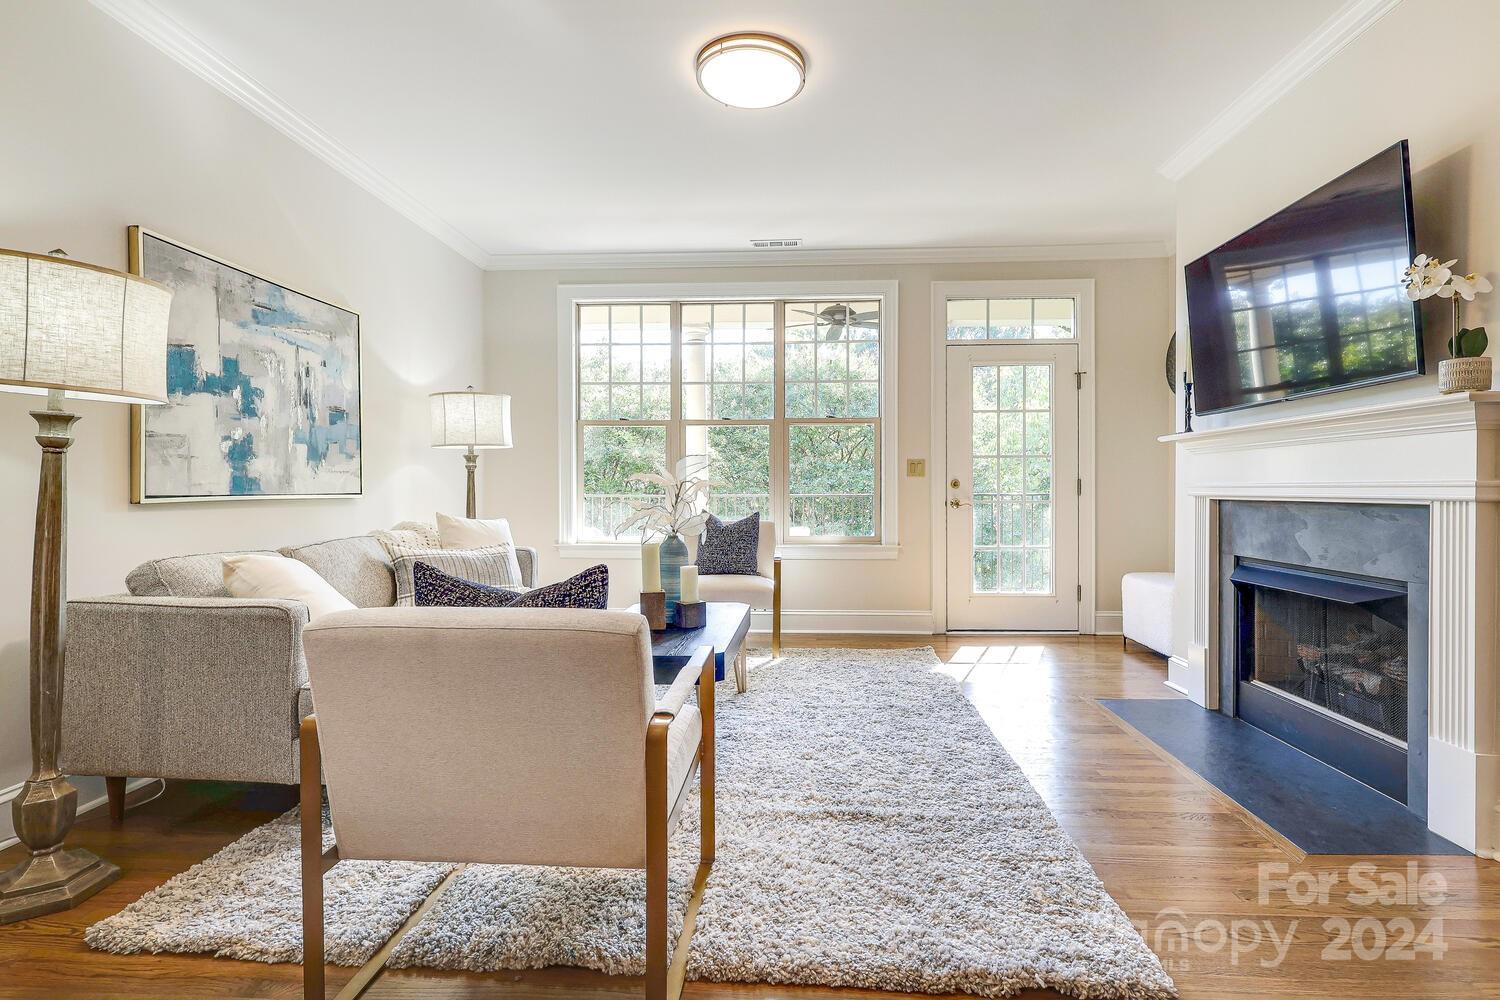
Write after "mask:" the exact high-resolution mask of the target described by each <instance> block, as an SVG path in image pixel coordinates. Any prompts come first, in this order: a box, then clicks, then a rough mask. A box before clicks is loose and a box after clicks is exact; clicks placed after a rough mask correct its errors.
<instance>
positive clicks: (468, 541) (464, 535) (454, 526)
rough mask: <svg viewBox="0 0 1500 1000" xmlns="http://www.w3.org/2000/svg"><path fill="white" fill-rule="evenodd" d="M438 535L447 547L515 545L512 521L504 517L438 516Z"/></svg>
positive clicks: (475, 547)
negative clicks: (511, 527) (480, 518)
mask: <svg viewBox="0 0 1500 1000" xmlns="http://www.w3.org/2000/svg"><path fill="white" fill-rule="evenodd" d="M437 528H438V537H439V538H441V539H442V545H443V548H445V549H487V548H490V547H491V546H494V545H509V546H511V547H512V548H514V547H515V544H516V542H515V539H513V538H512V537H511V535H510V522H509V521H507V520H506V519H505V518H503V517H497V518H495V519H494V520H491V521H481V520H478V519H476V518H469V517H454V516H452V515H451V514H439V515H438V516H437Z"/></svg>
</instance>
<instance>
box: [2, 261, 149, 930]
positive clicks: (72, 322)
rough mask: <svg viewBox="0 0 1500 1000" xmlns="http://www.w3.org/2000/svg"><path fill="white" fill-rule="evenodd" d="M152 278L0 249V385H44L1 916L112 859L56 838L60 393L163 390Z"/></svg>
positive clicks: (63, 434) (76, 894) (64, 587)
mask: <svg viewBox="0 0 1500 1000" xmlns="http://www.w3.org/2000/svg"><path fill="white" fill-rule="evenodd" d="M171 306H172V293H171V292H170V291H168V290H167V289H166V288H164V287H163V286H161V285H158V284H156V283H155V282H153V281H147V280H146V279H144V278H138V277H135V276H134V275H129V274H122V273H120V272H119V271H111V270H109V269H108V268H103V267H95V266H94V265H92V264H82V263H79V262H77V261H73V260H68V259H67V258H66V257H64V256H59V255H46V256H43V255H40V254H30V253H21V252H20V251H17V250H0V389H4V390H9V391H14V392H31V393H46V396H47V408H46V409H44V410H32V411H31V415H32V417H33V418H35V420H36V423H37V435H36V442H37V444H39V445H40V446H41V449H42V463H41V475H40V477H39V479H38V484H37V499H36V532H35V534H34V536H33V547H32V557H31V644H30V660H31V664H30V667H31V673H30V680H31V776H30V777H29V778H27V779H26V781H25V783H24V784H23V785H22V786H21V790H20V792H19V793H18V794H17V795H16V796H15V797H14V798H12V799H11V803H10V805H11V820H12V823H13V825H14V826H15V830H16V836H17V837H19V838H20V840H21V843H23V844H25V845H26V847H27V848H28V855H27V856H26V857H25V858H23V859H22V860H21V861H20V862H19V863H18V864H16V865H14V866H12V867H11V868H9V869H8V870H6V871H3V872H0V924H8V923H11V922H13V921H16V920H25V919H27V918H29V917H35V916H40V915H41V914H44V913H53V912H55V911H57V910H65V909H67V908H68V907H70V906H73V905H74V904H75V903H77V902H78V901H79V900H82V899H87V898H88V897H89V896H92V895H93V894H94V893H96V892H98V891H99V890H100V889H101V888H103V887H104V886H106V885H108V884H109V883H111V882H113V881H114V880H115V879H117V878H119V877H120V869H118V868H116V867H115V866H114V865H112V864H110V863H109V862H108V861H105V860H103V859H101V858H99V857H97V856H96V855H94V854H93V853H91V852H89V851H86V850H83V849H82V848H72V849H69V848H66V847H65V846H64V841H65V840H66V839H67V836H68V830H69V829H70V828H71V827H72V826H73V818H74V816H75V815H76V814H77V811H78V789H76V788H74V787H73V785H72V783H71V782H69V781H68V778H67V776H66V775H65V774H63V773H62V771H61V770H60V768H59V751H60V749H61V747H62V693H63V659H64V657H63V652H64V650H63V638H64V636H65V635H66V634H67V622H66V616H67V603H66V602H67V599H68V581H67V565H68V556H67V554H68V543H67V531H68V520H67V503H68V492H67V455H68V448H69V447H70V446H71V445H72V444H73V425H74V424H75V423H76V422H77V421H78V417H77V415H76V414H73V413H69V412H67V411H66V410H64V409H63V400H64V398H65V397H66V396H77V397H82V398H85V399H104V400H115V401H117V402H122V403H162V402H165V401H166V398H167V318H168V314H169V313H170V311H171ZM107 786H108V789H109V796H110V812H111V814H112V815H115V816H118V815H120V814H122V813H123V811H124V808H125V799H124V796H125V779H124V778H123V777H119V776H110V777H109V780H108V782H107Z"/></svg>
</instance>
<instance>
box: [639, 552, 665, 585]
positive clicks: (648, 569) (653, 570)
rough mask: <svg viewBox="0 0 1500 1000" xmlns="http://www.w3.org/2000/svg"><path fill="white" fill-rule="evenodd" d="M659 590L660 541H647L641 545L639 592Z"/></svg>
mask: <svg viewBox="0 0 1500 1000" xmlns="http://www.w3.org/2000/svg"><path fill="white" fill-rule="evenodd" d="M659 590H661V543H660V542H647V543H646V544H644V545H642V546H641V593H643V594H654V593H656V592H657V591H659Z"/></svg>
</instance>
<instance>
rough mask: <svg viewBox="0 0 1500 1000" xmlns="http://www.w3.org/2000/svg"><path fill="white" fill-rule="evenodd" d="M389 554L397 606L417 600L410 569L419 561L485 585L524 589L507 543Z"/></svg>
mask: <svg viewBox="0 0 1500 1000" xmlns="http://www.w3.org/2000/svg"><path fill="white" fill-rule="evenodd" d="M391 555H392V563H393V565H394V566H395V568H396V604H397V605H399V606H400V607H407V608H409V607H411V606H412V605H414V604H415V603H416V584H415V581H414V580H413V578H412V569H413V567H415V566H416V564H417V563H418V562H419V561H420V562H424V563H426V564H427V565H429V566H431V567H432V568H433V569H436V570H441V571H442V572H444V573H448V574H450V575H452V576H456V577H458V578H460V579H463V580H468V581H470V582H473V583H482V584H484V585H485V586H487V587H504V588H506V589H507V590H514V591H516V592H517V593H521V592H524V591H525V589H526V587H525V585H524V584H522V583H521V576H520V570H519V569H518V568H517V564H516V554H515V551H514V549H513V548H512V547H511V546H509V545H495V546H491V547H490V548H485V549H401V550H396V549H393V550H391Z"/></svg>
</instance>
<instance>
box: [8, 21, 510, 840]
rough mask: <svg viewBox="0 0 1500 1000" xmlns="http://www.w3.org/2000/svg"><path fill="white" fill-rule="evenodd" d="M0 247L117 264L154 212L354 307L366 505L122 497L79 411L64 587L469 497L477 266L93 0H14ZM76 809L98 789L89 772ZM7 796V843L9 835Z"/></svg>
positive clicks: (12, 539)
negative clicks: (461, 398)
mask: <svg viewBox="0 0 1500 1000" xmlns="http://www.w3.org/2000/svg"><path fill="white" fill-rule="evenodd" d="M0 23H3V24H4V26H5V28H4V30H3V31H0V66H3V67H4V71H3V72H4V78H5V85H3V86H0V135H4V136H5V152H4V155H3V157H0V246H4V247H9V248H14V249H21V250H30V251H37V252H45V251H47V250H51V249H52V248H54V247H61V248H63V249H65V250H67V252H68V253H69V254H70V255H71V256H73V257H75V258H77V259H79V260H84V261H90V262H94V263H99V264H105V265H108V266H112V267H117V268H124V266H125V262H126V241H125V227H126V226H128V225H130V224H132V223H140V224H142V225H145V226H148V227H150V228H152V229H156V230H158V231H160V232H163V233H166V234H169V235H171V236H174V237H176V238H179V239H182V240H184V241H186V242H187V243H189V244H192V245H194V246H198V247H202V248H204V249H205V250H208V251H210V252H213V253H216V254H218V255H220V256H223V257H225V258H227V259H229V260H232V261H235V262H236V263H238V264H241V265H243V266H245V267H247V268H249V269H251V270H253V271H256V272H258V273H262V274H265V275H266V276H268V277H272V278H275V279H277V280H280V281H283V282H286V283H287V284H289V285H291V286H293V287H296V288H299V289H302V290H306V291H308V292H311V293H314V294H317V295H321V296H325V297H328V298H331V299H333V300H335V301H340V302H343V303H346V304H348V305H349V306H351V307H352V308H353V309H355V310H356V311H357V312H359V313H360V316H361V333H362V367H363V391H364V406H363V419H364V489H365V495H364V496H363V497H361V498H358V499H349V500H327V501H300V502H296V501H291V502H274V501H266V502H238V503H233V502H231V503H209V504H180V505H179V504H172V505H161V506H147V507H133V506H131V505H130V503H129V502H128V501H129V484H130V476H129V466H128V456H129V437H128V432H127V426H128V411H127V408H126V407H124V406H119V405H113V404H105V403H91V402H80V403H77V404H76V407H77V412H79V413H81V414H82V417H83V419H82V420H81V421H79V423H78V425H77V443H76V444H74V446H73V448H72V449H71V451H70V454H69V480H70V481H69V504H70V510H69V525H70V536H69V561H68V572H69V574H70V579H69V591H70V593H72V594H73V595H74V596H86V595H94V594H102V593H110V592H118V591H121V590H123V589H124V583H123V581H124V575H125V573H126V571H127V570H129V569H130V568H131V567H132V566H134V565H136V564H137V563H139V562H141V561H142V560H144V559H148V558H151V557H154V556H162V555H170V554H173V553H178V552H187V551H195V550H199V551H201V550H214V549H224V548H231V547H242V546H244V547H259V546H272V547H274V546H278V545H283V544H287V543H291V542H299V541H308V540H312V539H317V538H328V537H334V536H337V535H345V534H358V533H363V532H364V531H366V530H369V529H370V528H374V527H377V526H385V525H388V524H389V523H391V522H393V521H395V520H399V519H402V518H405V517H410V516H426V517H430V516H431V514H432V511H433V510H434V509H435V508H438V507H442V508H445V509H449V510H454V509H462V506H461V505H462V503H463V465H462V462H461V461H460V460H459V458H458V456H456V455H454V454H453V453H451V452H436V451H434V450H433V449H432V448H430V447H429V446H428V440H427V435H428V418H427V398H426V397H427V393H428V392H429V391H431V390H433V389H437V388H453V387H462V386H463V385H464V384H466V383H468V382H472V381H477V380H479V378H480V369H481V363H482V345H481V340H480V327H481V308H480V307H481V300H482V297H483V292H482V286H481V273H480V271H479V270H478V269H477V268H476V267H474V266H473V265H472V264H470V263H469V262H467V261H465V260H464V259H462V258H461V257H459V256H458V255H457V254H455V253H453V252H452V251H450V250H448V249H447V248H445V247H444V246H442V245H441V244H440V243H438V242H437V241H436V240H435V239H433V238H432V237H431V236H429V235H427V234H426V233H425V232H423V231H421V230H420V229H418V228H417V227H416V226H414V225H412V224H411V223H409V222H407V221H406V220H405V219H403V218H401V217H399V216H398V215H396V214H395V213H394V212H392V211H391V210H389V209H388V208H386V206H385V205H383V204H382V203H380V202H379V201H377V200H376V199H375V198H373V197H372V196H370V195H368V194H366V193H365V192H364V191H362V190H360V189H359V188H357V187H355V186H354V185H353V184H352V183H351V182H349V181H348V180H346V179H345V178H344V177H343V176H341V175H339V174H337V173H336V172H334V171H333V170H332V169H331V168H329V167H328V166H326V165H325V164H324V163H322V161H320V160H318V159H316V158H315V157H313V156H312V155H311V154H310V153H308V152H306V151H305V150H303V149H302V148H301V147H300V146H297V145H295V144H293V143H292V142H291V141H290V140H288V139H287V138H285V137H284V136H283V135H282V134H281V133H279V132H277V131H275V130H274V129H272V128H271V127H270V126H269V125H267V124H265V123H264V122H263V121H261V120H260V119H259V118H256V117H255V116H253V115H252V114H250V113H249V112H248V111H246V110H244V109H243V108H241V107H240V106H239V105H238V104H235V103H234V102H232V101H230V100H229V99H228V98H226V97H224V96H223V95H222V94H220V93H219V92H218V91H216V90H214V89H212V88H211V87H209V86H208V85H207V84H206V83H203V82H202V81H200V80H199V79H198V78H197V77H195V76H193V75H191V74H190V73H188V72H187V71H186V70H184V69H182V68H181V67H179V66H178V65H177V64H175V63H173V62H171V61H170V60H168V59H167V58H166V57H165V56H163V55H161V54H160V53H159V52H157V51H156V50H155V49H153V48H151V47H149V46H148V45H147V44H146V43H145V42H143V41H141V40H140V39H139V38H137V37H136V36H135V35H133V34H131V33H130V32H128V31H126V30H125V29H124V28H122V27H120V26H119V25H118V24H116V23H115V22H114V21H112V20H110V19H109V18H108V17H106V16H104V15H103V14H101V13H99V12H98V11H97V10H95V9H94V8H92V7H90V6H88V5H87V4H86V3H84V2H83V0H49V2H47V3H34V2H30V0H0ZM37 405H38V397H35V396H22V395H16V394H13V393H0V519H3V523H4V524H5V525H6V526H7V529H8V530H6V531H5V532H4V533H3V535H0V565H4V566H5V567H6V568H7V571H6V573H5V575H4V581H5V582H4V584H3V587H4V590H3V599H0V799H3V798H8V796H4V795H3V792H4V791H5V790H7V789H9V788H10V787H11V786H13V785H14V784H15V783H18V782H20V781H22V780H24V779H25V777H26V775H27V773H28V771H29V769H30V756H29V748H28V747H29V745H28V741H27V716H26V711H27V708H26V706H27V629H28V618H27V608H28V602H29V593H30V590H29V581H30V577H29V571H30V565H31V542H32V519H33V516H34V515H33V510H34V504H35V499H36V480H37V470H38V462H39V458H40V450H39V449H38V448H37V446H36V443H35V441H34V440H33V435H34V434H35V433H36V425H35V423H34V421H33V420H32V418H31V417H30V416H29V415H28V413H27V411H28V410H30V409H32V408H33V407H35V406H37ZM80 788H81V795H80V800H81V801H86V800H88V799H90V798H93V797H95V796H96V795H97V794H99V790H100V788H101V785H100V784H99V783H97V782H92V781H91V782H80ZM9 824H10V809H9V807H8V806H7V805H4V804H3V803H0V841H3V840H5V839H6V838H8V837H9V836H10V826H9Z"/></svg>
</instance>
